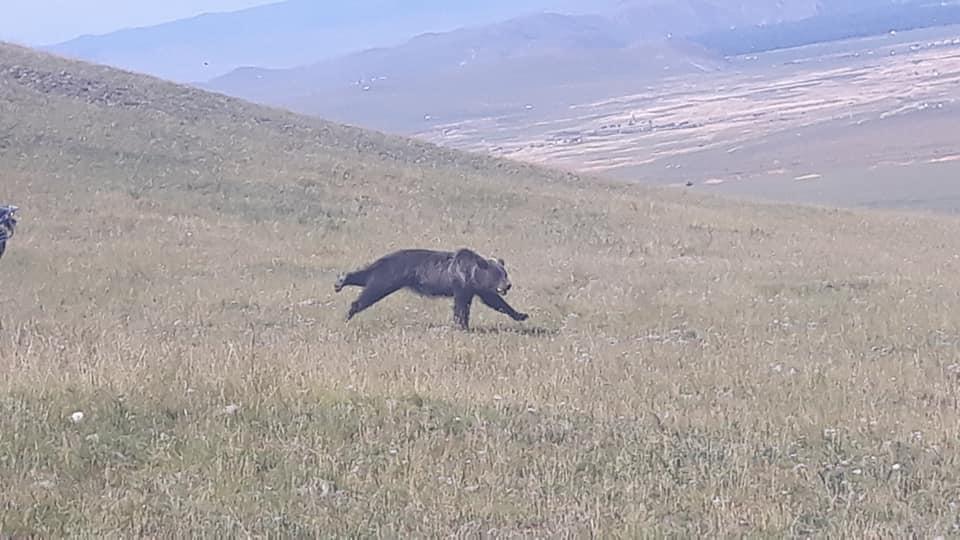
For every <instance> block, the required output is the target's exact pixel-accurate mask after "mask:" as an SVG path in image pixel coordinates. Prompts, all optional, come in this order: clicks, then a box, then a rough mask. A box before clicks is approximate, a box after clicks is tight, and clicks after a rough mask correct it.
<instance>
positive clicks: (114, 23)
mask: <svg viewBox="0 0 960 540" xmlns="http://www.w3.org/2000/svg"><path fill="white" fill-rule="evenodd" d="M277 1H278V0H0V5H2V6H3V7H2V8H0V12H2V14H0V40H3V41H14V42H17V43H21V44H26V45H50V44H53V43H58V42H61V41H66V40H68V39H70V38H73V37H76V36H79V35H81V34H102V33H105V32H109V31H111V30H117V29H119V28H124V27H129V26H145V25H150V24H156V23H160V22H165V21H170V20H174V19H181V18H184V17H190V16H192V15H197V14H200V13H203V12H207V11H232V10H235V9H243V8H245V7H250V6H256V5H259V4H271V3H274V2H277ZM347 1H349V0H347Z"/></svg>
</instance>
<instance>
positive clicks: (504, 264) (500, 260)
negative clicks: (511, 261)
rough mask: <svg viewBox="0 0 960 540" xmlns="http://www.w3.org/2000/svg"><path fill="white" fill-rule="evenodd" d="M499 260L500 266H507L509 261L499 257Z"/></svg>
mask: <svg viewBox="0 0 960 540" xmlns="http://www.w3.org/2000/svg"><path fill="white" fill-rule="evenodd" d="M497 262H498V263H500V266H503V267H506V266H507V263H505V262H503V259H497Z"/></svg>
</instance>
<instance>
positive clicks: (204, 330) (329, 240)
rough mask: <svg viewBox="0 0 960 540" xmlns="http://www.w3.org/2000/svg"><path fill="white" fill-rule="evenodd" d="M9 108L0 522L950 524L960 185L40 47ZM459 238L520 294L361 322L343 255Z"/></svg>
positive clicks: (919, 530) (414, 530)
mask: <svg viewBox="0 0 960 540" xmlns="http://www.w3.org/2000/svg"><path fill="white" fill-rule="evenodd" d="M12 66H18V67H17V69H14V68H13V67H12ZM28 68H29V74H28V75H26V76H24V75H23V74H24V73H25V71H24V70H26V69H28ZM68 75H69V77H67V76H68ZM78 80H87V81H88V82H89V84H90V86H91V88H93V89H92V90H87V91H84V90H76V88H75V87H72V86H70V85H71V84H73V83H71V82H70V81H78ZM52 82H56V84H52ZM97 84H99V85H100V86H97ZM65 88H66V89H68V90H64V89H65ZM71 88H73V90H69V89H71ZM110 92H114V93H113V94H111V93H110ZM107 95H109V96H119V97H116V99H114V98H112V97H111V98H109V99H111V100H114V101H113V102H111V103H112V104H110V105H104V104H101V103H99V97H103V96H107ZM98 96H99V97H98ZM256 119H259V121H257V120H256ZM0 134H2V135H0V147H2V149H0V171H2V179H3V180H2V184H0V200H2V201H3V202H9V203H15V204H17V205H19V206H20V207H21V209H22V212H23V215H22V228H21V229H19V230H18V235H17V236H16V237H15V238H14V241H13V242H11V244H10V246H9V249H8V252H7V254H6V255H5V256H4V258H3V259H2V260H0V289H2V291H3V292H2V296H0V323H2V330H0V370H2V372H3V373H4V374H5V375H4V377H3V378H2V379H0V395H2V397H0V485H2V486H3V489H2V490H0V532H3V533H6V534H29V533H36V534H39V535H42V536H44V537H61V536H81V537H131V536H147V537H198V536H229V537H268V536H269V537H278V536H282V537H310V536H323V537H330V536H338V537H339V536H348V537H369V536H378V537H401V536H402V537H410V536H414V537H434V536H446V535H459V536H471V537H477V536H497V537H519V536H536V537H544V536H548V537H556V536H559V537H569V536H575V537H581V536H589V535H596V536H604V537H635V536H676V537H732V536H741V535H749V536H774V537H782V536H800V537H807V536H822V537H831V538H838V537H849V538H877V537H906V536H916V537H921V538H929V537H934V536H937V535H946V536H950V535H953V534H956V533H957V525H958V511H957V504H958V503H960V499H958V498H960V463H958V461H960V459H958V458H960V446H958V435H960V422H958V421H960V415H958V406H960V393H958V390H960V354H958V345H960V342H958V340H960V329H958V327H957V321H958V319H960V317H958V315H960V296H958V294H957V292H956V291H958V290H960V277H958V276H960V272H958V270H960V239H958V237H957V235H956V230H957V226H958V225H960V223H958V222H957V221H955V220H952V219H941V218H932V217H920V216H911V215H894V214H867V213H857V212H841V211H834V210H828V209H814V208H801V207H789V206H760V205H747V204H741V203H736V202H731V201H723V200H719V199H710V198H704V197H694V196H690V195H689V194H684V193H679V192H670V191H645V190H641V189H638V188H634V187H627V186H619V185H611V184H604V183H601V182H595V181H588V180H577V179H574V178H568V177H565V176H564V175H561V174H559V173H552V172H549V171H540V170H537V169H533V168H530V167H527V166H521V165H516V164H510V163H506V162H498V161H494V160H490V159H485V158H474V157H469V156H463V155H460V154H456V153H453V152H447V151H443V150H439V149H436V148H434V147H429V146H425V145H419V144H415V143H411V142H406V141H401V140H396V139H390V138H384V137H379V136H376V135H371V134H364V133H362V132H360V131H357V130H352V129H347V128H340V127H336V126H329V125H326V124H323V123H320V122H316V121H308V120H305V119H301V118H297V117H294V116H292V115H286V114H283V113H280V112H276V111H268V110H265V109H260V108H257V107H254V106H251V105H245V104H241V103H238V102H234V101H232V100H227V99H223V98H220V97H216V96H211V95H207V94H202V93H199V92H193V91H186V90H179V89H177V88H176V87H173V86H169V85H165V84H162V83H158V82H156V81H152V80H148V79H144V78H140V77H135V76H132V75H126V74H122V73H119V72H114V71H109V70H101V69H99V68H93V67H90V66H81V65H78V64H71V63H67V62H64V61H60V60H56V59H52V58H50V57H45V56H39V55H35V54H33V53H30V52H28V51H24V50H22V49H16V48H13V47H3V48H2V49H0ZM460 245H467V246H472V247H474V248H476V249H478V250H482V251H484V252H488V253H494V254H497V255H500V256H502V257H504V258H505V259H506V262H507V267H508V269H509V270H510V272H511V278H512V280H513V282H514V285H515V290H514V292H512V293H511V303H513V304H515V305H516V306H517V308H518V309H521V310H523V311H527V312H529V313H530V314H531V319H530V320H529V321H528V322H527V323H522V324H517V323H513V322H511V321H509V320H506V319H505V318H503V317H502V316H500V315H497V314H494V313H492V312H491V311H489V310H487V309H485V308H483V307H477V308H476V309H475V312H474V325H475V327H476V329H475V330H474V331H472V332H466V333H464V332H460V331H457V330H454V329H453V328H452V324H451V308H450V304H449V303H448V302H438V301H433V302H431V301H427V300H423V299H419V298H415V297H411V296H409V295H407V294H398V295H395V296H392V297H390V298H388V299H387V300H385V301H383V302H382V303H381V304H378V305H377V306H375V307H374V308H372V309H371V310H369V311H367V312H365V313H363V314H362V315H361V316H359V317H358V318H357V319H355V320H354V321H353V322H352V323H350V324H345V323H344V322H343V316H344V314H345V311H346V309H347V306H348V304H349V301H350V299H351V298H352V296H353V294H355V293H354V292H349V293H348V292H347V291H344V292H343V293H341V294H340V295H336V294H334V293H333V287H332V286H333V281H334V279H335V277H336V274H337V272H338V271H340V270H343V269H349V268H352V267H354V266H357V265H359V264H362V263H364V262H366V261H369V260H371V259H372V258H374V257H376V256H378V255H380V254H383V253H385V252H386V251H389V250H391V249H394V248H397V247H401V246H423V247H434V248H451V247H456V246H460ZM77 411H80V412H83V415H84V416H83V419H82V420H81V421H79V422H73V421H71V419H70V416H71V414H73V413H74V412H77Z"/></svg>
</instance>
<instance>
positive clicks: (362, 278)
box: [333, 270, 367, 292]
mask: <svg viewBox="0 0 960 540" xmlns="http://www.w3.org/2000/svg"><path fill="white" fill-rule="evenodd" d="M350 285H352V286H354V287H365V286H366V285H367V272H366V271H365V270H361V271H359V272H348V273H346V274H340V275H339V276H338V277H337V282H336V283H335V284H334V285H333V290H334V292H340V291H342V290H343V288H344V287H347V286H350Z"/></svg>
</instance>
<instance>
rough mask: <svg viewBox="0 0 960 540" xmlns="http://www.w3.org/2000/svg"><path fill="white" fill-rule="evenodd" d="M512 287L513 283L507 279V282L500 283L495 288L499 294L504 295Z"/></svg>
mask: <svg viewBox="0 0 960 540" xmlns="http://www.w3.org/2000/svg"><path fill="white" fill-rule="evenodd" d="M512 287H513V284H512V283H510V282H509V281H508V282H507V283H505V284H503V285H501V286H500V288H499V289H497V292H498V293H500V295H501V296H506V294H507V291H509V290H510V289H511V288H512Z"/></svg>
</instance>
